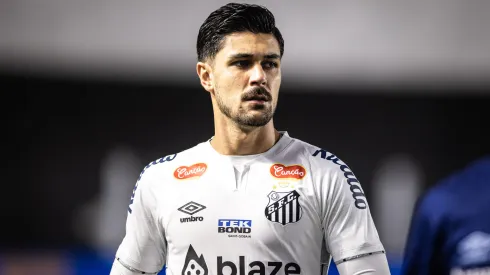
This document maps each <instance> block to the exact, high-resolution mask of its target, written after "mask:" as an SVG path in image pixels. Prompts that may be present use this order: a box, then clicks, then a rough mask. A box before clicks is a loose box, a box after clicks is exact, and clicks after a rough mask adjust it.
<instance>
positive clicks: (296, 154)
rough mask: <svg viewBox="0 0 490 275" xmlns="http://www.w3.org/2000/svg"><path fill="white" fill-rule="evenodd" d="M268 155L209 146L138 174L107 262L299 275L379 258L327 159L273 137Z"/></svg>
mask: <svg viewBox="0 0 490 275" xmlns="http://www.w3.org/2000/svg"><path fill="white" fill-rule="evenodd" d="M282 134H283V135H282V137H281V138H280V140H279V141H278V142H277V143H276V144H275V145H274V146H273V147H272V148H271V149H270V150H268V151H267V152H265V153H262V154H258V155H252V156H224V155H221V154H219V153H217V152H216V151H215V150H214V149H213V147H212V146H211V144H210V142H209V141H206V142H203V143H200V144H198V145H196V146H195V147H193V148H190V149H187V150H185V151H183V152H180V153H178V154H174V155H170V156H166V157H164V158H161V159H159V160H157V161H154V162H152V163H150V164H149V165H148V166H146V167H145V169H144V170H143V172H142V173H141V175H140V178H139V179H138V182H137V183H136V186H135V188H134V192H133V196H132V198H131V203H130V206H129V209H128V211H129V213H128V218H127V224H126V236H125V237H124V240H123V241H122V243H121V245H120V247H119V249H118V251H117V254H116V257H117V258H119V260H120V261H121V263H123V264H124V265H126V266H129V267H132V268H134V269H136V270H140V271H144V272H146V273H152V272H153V273H156V272H158V271H159V270H161V268H162V267H163V265H166V274H169V275H177V274H178V275H225V274H227V275H228V274H231V275H252V274H256V275H259V274H262V275H265V274H277V275H279V274H286V275H289V274H304V275H315V274H321V273H322V272H325V269H326V268H328V263H329V262H330V260H331V259H332V257H333V259H334V261H335V262H342V261H345V260H348V259H352V258H356V257H360V256H363V255H369V254H372V253H384V248H383V245H382V244H381V242H380V240H379V237H378V233H377V230H376V228H375V225H374V223H373V221H372V218H371V214H370V210H369V207H368V203H367V201H366V198H365V196H364V192H363V190H362V188H361V186H360V183H359V181H358V180H357V179H356V177H355V176H354V174H353V173H352V171H351V169H350V168H349V167H348V166H347V165H346V164H345V163H344V162H342V161H341V160H339V159H338V158H337V157H336V156H335V155H333V154H331V153H329V152H327V151H326V150H322V149H320V148H317V147H315V146H313V145H310V144H307V143H305V142H303V141H301V140H298V139H295V138H292V137H290V136H289V135H288V134H287V133H286V132H283V133H282Z"/></svg>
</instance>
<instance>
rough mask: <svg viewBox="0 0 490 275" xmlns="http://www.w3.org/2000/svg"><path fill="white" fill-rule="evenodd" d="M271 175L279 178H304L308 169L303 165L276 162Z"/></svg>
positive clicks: (271, 169)
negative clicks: (287, 164)
mask: <svg viewBox="0 0 490 275" xmlns="http://www.w3.org/2000/svg"><path fill="white" fill-rule="evenodd" d="M270 172H271V175H272V176H273V177H275V178H278V179H298V180H300V179H302V178H304V177H305V176H306V169H305V168H304V167H303V166H301V165H290V166H286V165H284V164H280V163H276V164H273V165H272V166H271V168H270Z"/></svg>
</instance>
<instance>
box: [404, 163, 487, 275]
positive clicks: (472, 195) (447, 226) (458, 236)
mask: <svg viewBox="0 0 490 275" xmlns="http://www.w3.org/2000/svg"><path fill="white" fill-rule="evenodd" d="M402 274H406V275H412V274H417V275H437V274H451V275H471V274H479V275H484V274H490V155H489V156H486V157H484V158H482V159H479V160H477V161H475V162H473V163H471V164H470V165H468V166H467V167H466V168H464V169H462V170H461V171H457V172H455V173H454V174H452V175H450V176H449V177H447V178H445V179H443V180H442V181H441V182H440V183H439V184H437V185H436V186H435V187H433V188H432V189H430V190H429V191H428V192H427V193H426V194H425V195H424V196H423V197H421V199H420V200H419V202H418V203H417V206H416V208H415V211H414V214H413V218H412V224H411V228H410V231H409V235H408V238H407V243H406V249H405V255H404V261H403V267H402Z"/></svg>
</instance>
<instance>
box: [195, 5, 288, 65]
mask: <svg viewBox="0 0 490 275" xmlns="http://www.w3.org/2000/svg"><path fill="white" fill-rule="evenodd" d="M245 31H249V32H252V33H267V34H272V35H274V37H275V38H276V39H277V42H279V48H280V51H281V53H280V54H281V57H282V55H283V54H284V39H283V38H282V35H281V32H280V31H279V29H278V28H277V27H276V22H275V18H274V15H273V14H272V12H270V11H269V10H268V9H267V8H265V7H263V6H259V5H252V4H240V3H229V4H227V5H224V6H222V7H221V8H219V9H217V10H215V11H214V12H212V13H211V14H210V15H209V16H208V18H207V19H206V20H205V21H204V23H203V24H202V25H201V28H200V29H199V34H198V35H197V59H198V61H200V62H204V61H206V60H207V59H208V58H211V59H212V58H214V57H215V56H216V54H217V53H218V52H219V51H220V50H221V48H222V46H223V45H222V44H223V40H224V38H225V37H226V36H227V35H229V34H231V33H236V32H245Z"/></svg>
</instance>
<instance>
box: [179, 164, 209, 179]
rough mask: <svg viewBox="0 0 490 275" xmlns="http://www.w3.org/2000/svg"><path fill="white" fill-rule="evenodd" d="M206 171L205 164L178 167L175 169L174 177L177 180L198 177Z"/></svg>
mask: <svg viewBox="0 0 490 275" xmlns="http://www.w3.org/2000/svg"><path fill="white" fill-rule="evenodd" d="M207 169H208V166H207V165H206V163H196V164H193V165H191V166H180V167H179V168H177V169H175V171H174V177H175V178H176V179H179V180H183V179H189V178H194V177H200V176H202V175H203V174H204V173H205V172H206V170H207Z"/></svg>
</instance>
